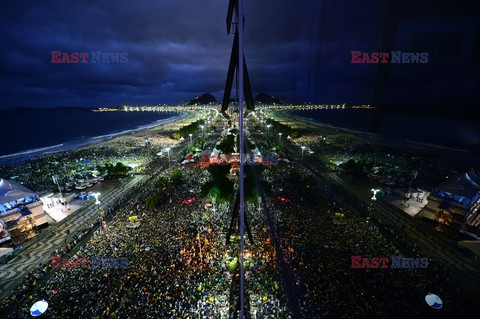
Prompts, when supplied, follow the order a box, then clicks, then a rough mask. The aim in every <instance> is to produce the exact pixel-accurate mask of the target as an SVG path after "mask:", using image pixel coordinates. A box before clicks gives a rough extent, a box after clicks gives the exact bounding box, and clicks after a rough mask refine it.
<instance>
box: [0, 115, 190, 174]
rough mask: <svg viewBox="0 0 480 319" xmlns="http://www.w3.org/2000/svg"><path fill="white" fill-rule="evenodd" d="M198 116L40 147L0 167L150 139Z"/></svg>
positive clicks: (9, 157)
mask: <svg viewBox="0 0 480 319" xmlns="http://www.w3.org/2000/svg"><path fill="white" fill-rule="evenodd" d="M196 114H197V112H196V111H182V112H180V114H179V115H177V116H174V117H171V118H167V119H162V120H158V121H155V122H153V123H150V124H145V125H142V126H139V127H137V128H135V129H129V130H124V131H121V132H114V133H110V134H104V135H101V136H94V137H89V138H88V139H86V140H83V141H69V142H65V143H61V144H57V145H53V146H46V147H39V148H35V149H29V150H25V151H21V152H18V153H14V154H6V155H1V156H0V166H4V165H9V164H19V163H22V162H25V161H28V160H35V159H40V158H42V157H45V156H49V155H51V154H58V153H62V152H68V151H73V150H81V149H88V148H89V147H92V146H98V145H100V144H102V143H106V142H109V141H112V140H117V139H120V138H122V137H125V136H137V137H148V136H150V135H153V134H156V133H160V132H164V131H169V130H176V129H178V128H180V127H183V126H185V125H188V124H190V123H191V122H194V121H195V120H196Z"/></svg>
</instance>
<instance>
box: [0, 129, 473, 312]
mask: <svg viewBox="0 0 480 319" xmlns="http://www.w3.org/2000/svg"><path fill="white" fill-rule="evenodd" d="M255 137H258V134H257V133H256V132H253V133H252V134H251V138H252V139H255ZM137 143H138V141H137ZM256 145H257V147H259V148H260V149H262V152H266V151H267V150H269V145H266V143H265V142H261V141H258V143H257V144H256ZM137 146H138V145H137ZM317 146H318V147H320V145H317ZM312 147H315V146H312ZM135 149H136V148H135V147H134V148H133V150H135ZM176 151H177V152H181V150H180V148H179V149H178V150H176ZM138 152H139V153H136V151H132V152H129V151H127V152H126V153H125V154H128V155H125V154H124V155H122V154H121V153H113V154H111V155H112V156H117V157H118V156H129V155H130V154H131V155H132V156H133V157H138V156H142V154H144V153H145V154H149V153H148V152H149V150H148V147H145V146H142V147H140V146H139V149H138ZM95 154H97V151H96V152H95ZM98 154H100V153H98ZM76 156H78V154H77V155H76ZM145 156H147V155H145ZM293 168H294V165H292V164H288V162H287V163H285V162H281V163H280V162H279V163H278V165H273V166H269V167H267V168H266V169H265V170H264V171H263V173H261V176H259V179H260V180H262V181H263V184H264V186H263V188H264V189H265V190H268V192H267V195H266V198H264V199H265V200H264V201H262V200H260V201H259V202H251V203H248V205H247V209H246V212H247V219H248V221H249V223H248V224H249V227H250V228H249V231H251V234H252V237H253V238H252V239H253V241H252V242H250V240H249V238H248V236H246V239H245V240H246V245H245V249H246V252H245V271H246V290H245V309H246V317H247V318H254V319H257V318H258V319H260V318H276V319H277V318H278V319H290V318H332V317H335V318H358V317H361V318H367V317H369V318H370V317H378V318H385V317H390V318H418V317H424V318H438V316H439V314H440V315H441V316H442V317H444V318H445V317H462V318H469V316H470V315H471V313H472V308H471V307H472V306H471V305H472V304H471V303H470V299H469V297H468V296H466V295H465V293H464V291H461V290H459V289H458V288H457V286H456V285H455V284H454V283H453V282H452V279H451V278H450V277H449V276H448V275H447V274H446V273H445V272H444V271H443V270H442V268H441V267H439V266H438V265H436V264H435V263H434V262H433V261H431V260H430V263H429V266H428V268H426V269H419V268H412V269H391V268H387V269H352V259H351V257H352V256H364V257H388V258H391V256H404V257H413V258H415V257H425V256H423V255H422V253H421V252H420V251H419V250H417V248H416V247H415V246H414V245H411V244H410V243H408V242H406V241H405V240H404V239H402V238H401V237H400V236H398V235H395V234H393V233H392V232H391V231H388V230H386V229H381V228H378V227H377V226H375V225H374V224H373V223H372V222H371V216H370V214H369V213H371V210H369V209H370V208H369V207H364V206H362V205H361V204H359V203H358V202H357V201H355V200H354V199H352V198H350V197H348V196H347V195H346V194H344V193H343V192H341V191H339V190H338V189H337V188H336V185H333V184H329V183H328V182H327V181H326V180H319V179H318V178H316V177H313V176H312V175H311V172H310V171H309V170H308V169H306V168H305V167H302V166H301V165H296V167H295V170H296V171H295V176H292V175H293V173H292V172H293V170H292V169H293ZM146 169H147V171H146V173H148V174H150V175H151V176H152V178H151V179H150V180H148V181H147V182H146V183H145V184H144V185H141V187H140V186H139V187H137V188H136V189H134V190H133V191H132V192H131V193H130V194H128V195H126V196H125V198H123V199H119V201H118V202H117V206H116V207H113V208H110V209H107V211H108V212H109V214H107V220H106V223H105V227H101V228H99V229H98V230H96V231H95V232H92V231H91V230H90V228H86V229H85V231H84V232H83V233H80V234H78V235H76V237H75V241H74V242H73V243H71V244H69V245H67V246H66V247H65V248H62V250H59V251H56V252H54V253H53V254H54V255H59V254H65V255H66V256H68V257H70V258H88V259H89V260H93V259H96V258H98V257H101V258H114V259H122V260H127V261H128V265H127V267H108V268H105V267H91V265H90V267H87V268H81V267H80V268H63V269H52V267H51V264H50V262H48V263H47V264H44V265H41V266H38V267H37V268H36V269H35V270H34V271H32V272H31V273H30V275H29V276H28V277H27V278H26V279H25V280H24V281H23V282H22V283H21V284H20V285H19V287H18V288H17V289H16V290H15V292H14V293H13V294H12V296H11V297H10V298H9V299H6V300H4V301H3V303H2V304H0V311H1V310H2V309H3V310H8V309H12V307H14V308H15V309H16V312H14V313H11V314H10V317H11V318H27V317H29V316H30V314H29V309H30V306H31V305H32V304H33V303H34V302H35V301H37V300H42V299H44V300H47V301H48V303H49V308H48V310H47V312H46V313H45V314H44V315H43V316H44V317H51V318H54V317H55V318H59V317H60V318H78V317H92V318H178V319H180V318H191V319H194V318H216V319H223V318H225V319H226V318H228V319H233V318H238V311H239V293H240V287H239V286H240V285H239V281H240V280H239V263H238V246H239V245H238V240H239V239H238V237H239V236H238V229H237V227H236V222H235V223H233V225H234V227H233V233H232V234H231V237H230V238H231V241H230V243H229V244H228V245H227V244H226V237H227V233H228V231H229V227H230V219H231V214H232V207H233V205H232V204H233V202H234V200H235V199H234V198H232V200H231V201H230V202H215V203H212V202H208V199H207V198H203V197H201V196H200V193H201V186H202V184H203V183H206V182H207V181H208V180H209V178H210V177H209V173H208V171H207V169H206V167H204V166H202V165H200V163H198V162H197V163H190V164H187V165H178V161H174V162H170V159H168V162H166V159H165V158H163V159H157V160H153V161H151V162H150V163H149V165H148V166H146ZM172 170H180V171H181V172H182V174H181V176H182V177H181V179H175V180H173V178H170V172H171V171H172ZM172 176H173V175H172ZM159 177H164V178H165V179H169V183H168V186H167V187H164V188H162V189H159V187H158V185H157V184H156V183H155V180H156V179H157V178H159ZM229 178H232V179H233V180H234V179H235V177H234V176H233V175H232V176H230V177H229ZM260 189H262V187H260ZM234 194H235V192H234ZM262 194H263V192H262V191H260V193H259V195H262ZM153 195H157V197H158V198H159V200H158V202H156V205H155V207H151V206H149V205H147V203H148V199H149V198H151V197H152V196H153ZM186 199H189V200H188V201H186ZM337 213H338V214H337ZM135 216H136V217H135ZM367 217H368V218H367ZM92 233H93V234H92ZM246 233H248V232H246ZM87 234H91V237H89V238H88V241H86V243H85V244H82V245H79V246H78V245H76V244H77V243H79V242H80V241H82V240H83V239H85V240H86V237H84V236H86V235H87ZM75 247H76V248H75ZM74 248H75V249H74ZM426 257H428V256H426ZM427 293H436V294H438V295H439V296H440V297H441V298H442V300H443V302H444V305H445V307H444V308H443V309H442V312H441V313H440V312H436V310H433V309H431V308H429V307H428V305H427V304H426V303H425V299H424V298H425V295H426V294H427Z"/></svg>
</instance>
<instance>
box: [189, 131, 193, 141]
mask: <svg viewBox="0 0 480 319" xmlns="http://www.w3.org/2000/svg"><path fill="white" fill-rule="evenodd" d="M188 136H190V143H192V142H193V141H192V133H190V134H188Z"/></svg>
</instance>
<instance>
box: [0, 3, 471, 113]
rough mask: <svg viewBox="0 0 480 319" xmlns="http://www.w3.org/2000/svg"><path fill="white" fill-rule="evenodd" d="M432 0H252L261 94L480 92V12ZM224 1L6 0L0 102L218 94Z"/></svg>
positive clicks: (406, 98)
mask: <svg viewBox="0 0 480 319" xmlns="http://www.w3.org/2000/svg"><path fill="white" fill-rule="evenodd" d="M427 2H428V1H417V2H416V4H414V5H413V9H412V4H411V2H409V1H396V2H395V4H392V2H389V1H369V2H362V3H360V2H357V1H345V0H338V1H333V0H331V1H319V0H262V1H250V0H246V1H245V10H246V13H245V15H246V34H245V52H246V56H247V63H248V66H249V70H250V75H251V81H252V85H253V88H254V91H255V92H254V93H259V92H261V91H265V92H269V93H271V94H274V95H276V96H279V97H282V98H284V99H287V100H290V101H293V102H304V101H313V102H325V103H338V102H343V101H346V102H350V103H384V102H385V103H386V104H388V103H393V102H395V103H410V102H411V100H413V99H415V101H417V102H422V103H425V102H428V101H429V102H431V103H435V102H436V101H441V102H442V103H450V102H452V101H457V102H458V101H461V102H462V103H463V104H465V105H467V104H469V103H473V102H475V101H478V100H479V99H478V93H477V88H478V79H479V76H480V73H479V68H478V63H479V58H478V50H479V49H480V47H479V45H478V41H479V35H478V34H479V22H478V19H476V18H478V13H475V12H474V11H473V10H469V9H468V6H462V5H461V4H459V2H458V1H457V2H455V4H456V5H452V4H453V3H454V2H453V1H437V2H436V3H435V4H431V2H428V3H430V5H429V6H428V7H427V6H426V5H425V4H426V3H427ZM460 2H462V1H460ZM227 5H228V1H227V0H198V1H191V0H175V1H151V0H145V1H133V0H131V1H127V0H119V1H114V2H113V1H102V0H100V1H68V2H59V1H50V0H47V1H24V0H18V1H9V2H5V3H3V4H2V10H1V13H0V28H1V29H2V36H1V44H2V45H1V46H0V74H1V78H0V97H1V100H0V107H2V108H7V107H15V106H21V105H25V106H34V107H45V106H61V105H78V106H94V105H95V106H96V105H118V104H122V103H131V104H141V103H148V104H153V103H179V102H181V101H182V100H185V99H190V98H191V97H193V96H195V95H197V94H198V93H203V92H211V93H213V94H215V95H216V97H217V99H220V98H221V94H222V89H223V85H224V81H225V77H226V69H227V66H228V60H229V58H230V50H231V45H232V41H233V37H232V36H227V35H226V26H225V15H226V10H227ZM53 50H61V51H66V52H91V51H104V52H127V53H128V63H125V64H90V63H89V64H52V63H50V60H51V55H50V52H51V51H53ZM352 50H361V51H366V52H375V51H383V52H389V51H390V50H403V51H406V52H412V51H419V50H427V51H428V52H429V54H430V61H429V64H427V65H396V66H392V65H388V66H384V65H367V64H365V65H357V64H351V63H350V59H351V55H350V51H352ZM475 52H477V53H475ZM439 88H440V89H439ZM432 101H433V102H432Z"/></svg>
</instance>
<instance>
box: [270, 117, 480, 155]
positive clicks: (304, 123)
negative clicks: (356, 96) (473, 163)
mask: <svg viewBox="0 0 480 319" xmlns="http://www.w3.org/2000/svg"><path fill="white" fill-rule="evenodd" d="M272 115H274V118H275V120H277V121H279V122H284V123H285V124H287V125H288V123H292V122H294V123H295V122H296V124H297V125H298V127H299V128H303V129H309V128H310V129H312V128H313V129H323V130H326V132H328V130H330V132H331V131H332V130H333V131H341V132H344V133H347V134H353V135H355V136H358V137H361V138H365V139H370V140H372V141H373V142H376V143H383V144H389V145H391V144H395V145H398V146H401V147H408V148H415V149H423V150H436V151H442V152H447V153H450V154H456V155H458V152H462V153H464V154H472V153H474V152H473V151H471V150H466V149H460V148H453V147H448V146H442V145H437V144H429V143H425V142H420V141H413V140H407V139H406V140H403V139H402V140H400V139H399V140H393V139H388V138H384V137H382V136H380V135H379V134H376V133H371V132H364V131H359V130H352V129H348V128H344V127H339V126H334V125H332V124H328V123H322V122H318V121H315V120H314V119H311V118H306V117H302V116H297V115H293V114H290V113H288V111H280V112H273V113H272ZM300 123H301V124H300Z"/></svg>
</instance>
